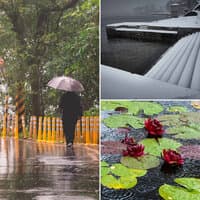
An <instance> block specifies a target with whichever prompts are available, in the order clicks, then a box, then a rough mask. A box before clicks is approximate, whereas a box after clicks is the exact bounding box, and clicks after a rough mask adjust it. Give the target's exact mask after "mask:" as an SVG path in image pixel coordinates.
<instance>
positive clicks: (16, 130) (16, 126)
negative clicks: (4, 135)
mask: <svg viewBox="0 0 200 200" xmlns="http://www.w3.org/2000/svg"><path fill="white" fill-rule="evenodd" d="M18 138H19V127H18V114H16V115H15V139H18Z"/></svg>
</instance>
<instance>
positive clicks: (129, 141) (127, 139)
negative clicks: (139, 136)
mask: <svg viewBox="0 0 200 200" xmlns="http://www.w3.org/2000/svg"><path fill="white" fill-rule="evenodd" d="M121 143H123V144H127V145H136V142H135V140H134V138H133V137H128V136H125V138H124V139H123V140H122V141H121Z"/></svg>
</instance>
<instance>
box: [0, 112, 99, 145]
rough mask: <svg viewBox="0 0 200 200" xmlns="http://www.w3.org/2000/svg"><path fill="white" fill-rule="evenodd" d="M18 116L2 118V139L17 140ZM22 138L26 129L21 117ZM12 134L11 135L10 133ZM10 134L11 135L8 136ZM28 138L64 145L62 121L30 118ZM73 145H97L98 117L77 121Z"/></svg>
mask: <svg viewBox="0 0 200 200" xmlns="http://www.w3.org/2000/svg"><path fill="white" fill-rule="evenodd" d="M18 118H19V115H18V114H15V115H13V117H12V118H11V117H9V116H7V118H6V115H4V116H3V128H2V134H1V135H2V137H6V136H14V137H15V138H16V139H18V138H19V127H18V121H19V120H18ZM22 128H23V133H22V136H21V137H23V138H27V137H28V136H27V130H28V129H27V127H26V124H25V117H24V116H22ZM11 132H12V133H11ZM10 133H11V134H10ZM29 138H30V139H34V140H37V141H38V142H42V141H43V142H53V143H64V142H65V134H64V131H63V124H62V119H61V118H59V117H46V116H44V117H42V116H40V117H36V116H31V117H30V122H29ZM74 143H83V144H98V143H99V117H98V116H95V117H93V116H90V117H89V116H86V117H85V116H83V117H81V119H80V120H78V121H77V124H76V128H75V138H74Z"/></svg>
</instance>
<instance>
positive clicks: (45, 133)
mask: <svg viewBox="0 0 200 200" xmlns="http://www.w3.org/2000/svg"><path fill="white" fill-rule="evenodd" d="M42 136H43V137H42V141H44V142H45V141H46V140H47V118H46V117H44V119H43V133H42Z"/></svg>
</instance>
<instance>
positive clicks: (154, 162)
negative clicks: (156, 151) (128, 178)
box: [120, 155, 160, 169]
mask: <svg viewBox="0 0 200 200" xmlns="http://www.w3.org/2000/svg"><path fill="white" fill-rule="evenodd" d="M120 162H121V163H122V164H123V165H125V166H126V167H129V168H134V169H151V168H154V167H157V166H158V165H159V164H160V161H159V159H158V158H157V157H155V156H152V155H145V156H141V157H139V158H133V157H130V156H123V157H122V158H121V160H120Z"/></svg>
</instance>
